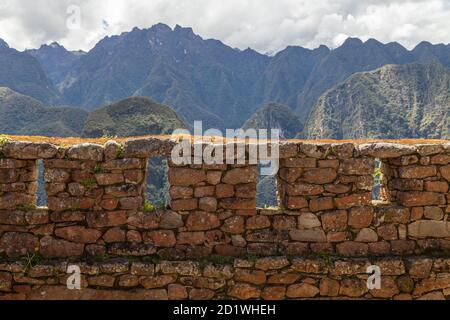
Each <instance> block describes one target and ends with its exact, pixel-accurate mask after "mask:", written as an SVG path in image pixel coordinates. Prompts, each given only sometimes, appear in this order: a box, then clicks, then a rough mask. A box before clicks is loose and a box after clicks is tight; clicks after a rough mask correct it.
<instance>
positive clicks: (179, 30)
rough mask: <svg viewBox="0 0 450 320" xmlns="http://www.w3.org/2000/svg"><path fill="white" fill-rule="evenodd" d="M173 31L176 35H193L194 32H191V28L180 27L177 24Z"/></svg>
mask: <svg viewBox="0 0 450 320" xmlns="http://www.w3.org/2000/svg"><path fill="white" fill-rule="evenodd" d="M173 31H174V32H176V33H185V34H194V31H193V30H192V28H191V27H182V26H180V25H179V24H177V25H176V26H175V28H174V29H173Z"/></svg>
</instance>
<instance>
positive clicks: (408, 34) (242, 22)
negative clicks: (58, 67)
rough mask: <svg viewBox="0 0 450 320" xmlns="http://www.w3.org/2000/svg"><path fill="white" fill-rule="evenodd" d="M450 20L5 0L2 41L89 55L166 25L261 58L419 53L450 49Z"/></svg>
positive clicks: (162, 1) (370, 2) (298, 4)
mask: <svg viewBox="0 0 450 320" xmlns="http://www.w3.org/2000/svg"><path fill="white" fill-rule="evenodd" d="M69 5H78V6H79V7H80V9H81V28H80V29H78V30H73V29H68V28H67V27H66V20H67V18H68V14H67V7H68V6H69ZM449 17H450V3H449V1H448V0H431V1H430V0H392V1H388V0H378V1H377V0H340V1H336V0H322V1H317V0H316V1H311V0H264V1H261V0H245V1H242V0H227V1H221V0H152V1H148V0H110V1H103V0H2V1H1V3H0V38H2V39H4V40H5V41H6V42H8V43H9V44H10V46H12V47H15V48H17V49H19V50H23V49H25V48H34V47H38V46H39V45H40V44H42V43H49V42H52V41H58V42H60V43H61V44H63V45H64V46H66V47H67V48H69V49H72V50H75V49H84V50H88V49H90V48H92V46H94V45H95V43H96V42H97V41H99V40H100V39H101V38H103V37H104V36H106V35H113V34H119V33H121V32H124V31H129V30H131V29H132V28H133V27H135V26H137V27H139V28H147V27H150V26H151V25H153V24H156V23H158V22H163V23H166V24H168V25H169V26H171V27H174V26H175V25H176V24H180V25H182V26H190V27H192V28H193V29H194V32H196V33H197V34H199V35H201V36H202V37H204V38H216V39H220V40H222V41H223V42H225V43H226V44H228V45H230V46H232V47H238V48H241V49H245V48H247V47H251V48H254V49H256V50H258V51H260V52H276V51H279V50H281V49H283V48H285V47H286V46H287V45H300V46H304V47H309V48H313V47H317V46H318V45H320V44H325V45H328V46H330V47H336V46H338V45H339V44H341V43H342V42H343V41H344V40H345V38H346V37H348V36H352V37H359V38H361V39H362V40H367V39H369V38H376V39H378V40H380V41H382V42H389V41H398V42H400V43H401V44H403V45H404V46H406V47H407V48H412V47H414V46H415V45H416V44H417V43H419V42H420V41H422V40H427V41H430V42H432V43H441V42H442V43H449V42H450V32H448V30H450V19H449Z"/></svg>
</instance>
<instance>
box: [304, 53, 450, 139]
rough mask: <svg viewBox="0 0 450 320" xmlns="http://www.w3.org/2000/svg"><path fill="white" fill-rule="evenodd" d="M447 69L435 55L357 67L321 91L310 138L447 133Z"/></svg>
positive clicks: (449, 132) (449, 106)
mask: <svg viewBox="0 0 450 320" xmlns="http://www.w3.org/2000/svg"><path fill="white" fill-rule="evenodd" d="M449 117H450V71H449V70H448V69H447V68H445V67H444V66H443V65H442V64H440V63H439V62H437V61H433V62H430V63H428V64H418V63H412V64H407V65H386V66H384V67H381V68H379V69H376V70H374V71H370V72H362V73H357V74H355V75H353V76H350V77H349V78H348V79H347V80H345V81H344V82H342V83H340V84H338V85H336V86H335V87H333V88H332V89H330V90H328V91H327V92H326V93H325V94H323V95H322V96H321V97H320V99H319V101H318V103H317V104H316V106H315V108H314V109H313V112H312V114H311V116H310V118H309V120H308V122H307V124H306V128H305V132H304V135H305V136H306V137H307V138H310V139H321V138H334V139H349V138H400V137H401V138H442V139H449V138H450V127H449V126H450V119H449Z"/></svg>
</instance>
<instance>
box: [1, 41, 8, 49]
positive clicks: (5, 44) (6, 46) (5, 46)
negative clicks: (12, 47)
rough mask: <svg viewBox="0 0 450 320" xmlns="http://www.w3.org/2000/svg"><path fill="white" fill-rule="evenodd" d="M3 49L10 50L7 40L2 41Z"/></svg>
mask: <svg viewBox="0 0 450 320" xmlns="http://www.w3.org/2000/svg"><path fill="white" fill-rule="evenodd" d="M2 48H4V49H9V46H8V44H7V43H6V41H5V40H3V39H0V49H2Z"/></svg>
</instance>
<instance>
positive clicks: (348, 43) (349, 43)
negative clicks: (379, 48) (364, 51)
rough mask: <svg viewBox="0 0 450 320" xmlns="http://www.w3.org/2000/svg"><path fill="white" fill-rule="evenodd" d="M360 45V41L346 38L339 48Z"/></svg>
mask: <svg viewBox="0 0 450 320" xmlns="http://www.w3.org/2000/svg"><path fill="white" fill-rule="evenodd" d="M361 44H363V42H362V41H361V39H359V38H352V37H348V38H347V39H345V41H344V43H343V44H342V46H341V47H344V46H359V45H361Z"/></svg>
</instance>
